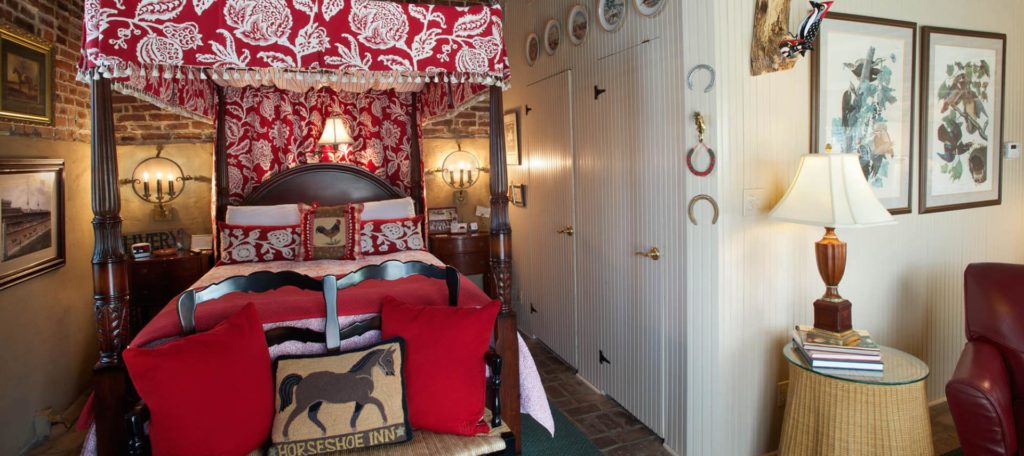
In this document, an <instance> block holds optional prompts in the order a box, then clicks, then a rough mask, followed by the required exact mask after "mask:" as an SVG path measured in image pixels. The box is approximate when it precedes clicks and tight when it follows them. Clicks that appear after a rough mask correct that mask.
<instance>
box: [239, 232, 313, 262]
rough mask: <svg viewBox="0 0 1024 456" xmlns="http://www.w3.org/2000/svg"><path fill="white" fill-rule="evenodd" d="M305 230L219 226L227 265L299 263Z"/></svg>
mask: <svg viewBox="0 0 1024 456" xmlns="http://www.w3.org/2000/svg"><path fill="white" fill-rule="evenodd" d="M301 233H302V226H301V225H292V226H251V225H228V224H226V223H222V224H221V225H220V253H221V255H220V260H221V262H222V263H224V264H234V263H262V262H268V261H299V260H301V258H299V247H300V246H301V245H302V235H301Z"/></svg>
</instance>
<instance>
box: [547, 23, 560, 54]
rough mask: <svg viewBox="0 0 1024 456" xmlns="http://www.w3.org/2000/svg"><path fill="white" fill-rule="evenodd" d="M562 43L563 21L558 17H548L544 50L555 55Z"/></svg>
mask: <svg viewBox="0 0 1024 456" xmlns="http://www.w3.org/2000/svg"><path fill="white" fill-rule="evenodd" d="M561 44H562V23H561V22H558V19H548V22H547V24H544V52H547V53H548V55H555V51H557V50H558V46H559V45H561Z"/></svg>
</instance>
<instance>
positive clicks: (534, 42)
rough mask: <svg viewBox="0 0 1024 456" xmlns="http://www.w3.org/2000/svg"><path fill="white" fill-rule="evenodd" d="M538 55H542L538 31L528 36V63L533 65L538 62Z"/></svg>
mask: <svg viewBox="0 0 1024 456" xmlns="http://www.w3.org/2000/svg"><path fill="white" fill-rule="evenodd" d="M538 57H540V38H538V37H537V34H536V33H531V34H529V35H527V36H526V64H527V65H529V66H533V64H535V63H537V58H538Z"/></svg>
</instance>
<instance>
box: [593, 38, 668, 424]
mask: <svg viewBox="0 0 1024 456" xmlns="http://www.w3.org/2000/svg"><path fill="white" fill-rule="evenodd" d="M657 45H658V44H657V40H655V41H652V42H649V43H646V44H642V45H639V46H637V47H635V48H632V49H629V50H626V51H623V52H620V53H617V54H614V55H611V56H608V57H606V58H604V59H602V60H601V61H600V63H599V65H598V68H599V69H598V71H597V74H596V75H595V77H594V81H593V84H590V87H587V88H586V90H583V89H582V88H581V89H580V90H578V91H577V92H576V95H577V97H578V100H580V101H578V103H579V110H578V117H579V129H578V133H577V138H578V145H579V148H578V160H577V192H578V195H579V197H578V211H577V220H578V221H579V227H578V229H577V233H578V239H577V242H578V248H579V253H578V261H577V263H578V276H579V287H578V294H579V309H580V310H579V312H580V317H581V318H580V374H581V375H582V376H583V377H584V378H586V379H587V380H589V381H591V382H592V383H594V384H595V385H596V386H597V387H598V388H601V389H602V390H604V391H605V393H607V394H608V395H609V396H611V397H613V398H614V399H616V400H617V401H619V402H620V403H622V404H623V406H625V407H626V408H627V409H628V410H629V411H630V412H632V413H633V414H634V415H636V416H637V417H638V418H640V419H641V420H642V421H643V422H644V423H645V424H647V425H648V426H651V427H652V428H653V429H655V430H658V431H660V430H661V427H662V422H663V416H662V414H663V413H662V412H663V408H664V405H663V397H664V391H663V385H664V371H663V364H664V363H663V359H662V357H663V349H662V347H663V341H664V339H663V338H664V337H666V333H665V331H664V327H663V324H662V322H661V317H662V315H663V309H664V305H665V296H663V293H662V291H661V290H662V287H663V286H664V282H665V281H666V280H681V278H677V279H671V278H668V277H665V276H664V274H663V268H662V267H661V266H663V263H662V261H664V260H665V258H662V259H661V260H659V261H654V260H652V259H648V258H645V257H641V256H637V255H636V253H637V252H646V251H648V250H649V249H650V248H652V247H658V248H659V249H661V250H662V251H663V253H664V248H665V244H664V240H665V235H664V233H665V231H666V230H673V228H672V227H670V226H665V225H661V224H660V223H659V222H660V221H661V220H663V217H662V216H661V215H662V214H664V213H667V212H670V211H678V210H679V209H678V208H675V207H667V206H666V205H665V201H666V199H665V198H664V197H659V196H658V194H659V192H661V193H663V192H664V190H663V189H664V188H665V187H664V186H663V184H664V182H665V180H666V179H668V178H675V179H680V178H682V176H681V175H679V174H678V173H677V174H676V175H675V176H674V177H670V176H671V174H670V172H669V171H668V170H667V169H666V167H671V166H674V164H673V163H671V162H667V161H665V160H664V159H663V155H665V151H663V150H660V149H659V147H657V144H656V140H655V138H660V137H662V136H664V130H663V129H664V128H669V126H667V125H664V123H663V122H662V119H663V117H662V118H659V117H658V116H657V113H658V112H659V109H660V108H659V106H663V105H665V104H667V101H665V100H664V99H663V98H662V97H660V95H659V94H660V93H664V91H663V90H661V87H660V86H659V84H660V83H661V81H658V80H652V79H651V76H649V74H648V73H649V71H648V69H649V68H651V67H654V66H656V65H658V63H657V62H655V60H656V59H655V52H654V51H655V50H654V49H653V48H654V46H657ZM595 86H596V87H595ZM601 91H604V92H603V93H601ZM597 93H600V94H599V95H597V96H596V99H595V94H597ZM677 260H678V259H677ZM601 354H603V355H604V358H605V359H606V360H607V362H601V358H600V356H601Z"/></svg>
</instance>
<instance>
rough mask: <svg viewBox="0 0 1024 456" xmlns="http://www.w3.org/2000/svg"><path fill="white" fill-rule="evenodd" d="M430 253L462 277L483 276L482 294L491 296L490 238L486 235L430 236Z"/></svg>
mask: <svg viewBox="0 0 1024 456" xmlns="http://www.w3.org/2000/svg"><path fill="white" fill-rule="evenodd" d="M430 253H432V254H434V256H436V257H437V258H439V259H440V260H441V261H443V262H444V263H445V264H448V265H451V266H454V267H455V269H458V270H459V272H461V273H462V274H463V275H474V274H483V276H484V279H483V282H484V292H485V293H487V294H488V295H490V294H491V236H490V235H489V234H487V233H470V234H432V235H430Z"/></svg>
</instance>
